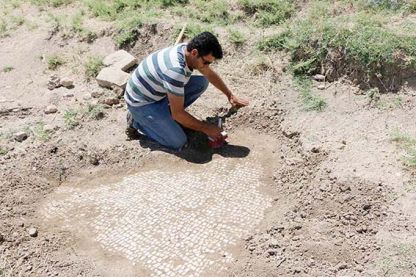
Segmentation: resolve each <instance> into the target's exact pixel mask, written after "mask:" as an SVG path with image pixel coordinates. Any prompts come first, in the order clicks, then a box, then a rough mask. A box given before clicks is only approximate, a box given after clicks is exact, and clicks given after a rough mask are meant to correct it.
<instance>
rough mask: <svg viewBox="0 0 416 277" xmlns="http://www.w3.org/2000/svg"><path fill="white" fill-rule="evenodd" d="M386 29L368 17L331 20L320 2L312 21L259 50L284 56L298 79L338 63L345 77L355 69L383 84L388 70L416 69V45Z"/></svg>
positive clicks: (296, 24)
mask: <svg viewBox="0 0 416 277" xmlns="http://www.w3.org/2000/svg"><path fill="white" fill-rule="evenodd" d="M388 23H389V18H388V17H385V16H380V15H378V14H373V13H367V12H359V13H356V14H350V15H348V14H347V15H338V16H332V11H331V10H330V7H329V6H328V5H326V4H325V1H317V2H315V4H314V6H312V8H311V13H310V14H309V16H308V17H306V18H302V19H297V20H294V21H292V22H290V23H288V24H287V25H286V28H285V29H284V31H282V32H281V33H280V34H277V35H275V36H272V37H268V38H266V39H264V40H263V41H261V42H260V43H259V45H258V46H259V48H260V49H261V50H263V51H273V50H286V51H287V52H288V53H289V54H290V57H291V68H292V70H293V72H294V73H295V74H313V73H320V71H321V70H322V67H323V65H325V64H330V63H333V62H334V60H338V62H339V63H342V65H341V66H342V67H344V70H345V71H346V72H341V73H344V74H345V73H348V71H349V70H351V68H352V67H354V69H353V70H358V71H359V72H362V73H363V75H364V74H366V75H368V77H369V78H371V77H372V76H373V77H374V76H376V77H377V78H381V77H380V76H383V75H384V73H385V71H386V70H387V69H388V68H390V67H391V68H397V69H398V70H399V69H416V39H415V38H414V36H412V35H409V34H400V33H398V32H395V31H394V30H391V29H388V28H387V27H386V25H388ZM341 66H340V67H341Z"/></svg>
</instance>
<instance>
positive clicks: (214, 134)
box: [203, 123, 223, 140]
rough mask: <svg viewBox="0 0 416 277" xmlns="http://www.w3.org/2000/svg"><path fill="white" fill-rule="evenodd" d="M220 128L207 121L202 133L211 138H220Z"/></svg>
mask: <svg viewBox="0 0 416 277" xmlns="http://www.w3.org/2000/svg"><path fill="white" fill-rule="evenodd" d="M222 131H223V130H222V128H220V127H218V126H215V125H213V124H209V123H207V125H206V127H205V128H204V131H203V132H204V133H205V134H206V135H207V136H209V137H210V138H212V139H214V140H215V139H221V138H222V134H221V132H222Z"/></svg>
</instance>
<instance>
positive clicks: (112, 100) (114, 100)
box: [98, 98, 120, 106]
mask: <svg viewBox="0 0 416 277" xmlns="http://www.w3.org/2000/svg"><path fill="white" fill-rule="evenodd" d="M98 103H100V104H105V105H109V106H113V105H117V104H119V103H120V100H119V99H118V98H106V99H102V100H100V101H98Z"/></svg>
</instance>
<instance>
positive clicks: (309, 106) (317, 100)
mask: <svg viewBox="0 0 416 277" xmlns="http://www.w3.org/2000/svg"><path fill="white" fill-rule="evenodd" d="M294 81H295V82H294V84H295V87H296V88H297V90H298V91H299V92H300V97H301V99H302V103H303V106H304V108H305V110H306V111H319V112H320V111H323V109H324V108H325V107H326V106H327V104H326V102H325V100H324V99H323V98H322V97H320V96H318V95H314V94H313V93H312V89H311V88H312V81H311V80H310V79H308V78H305V77H296V78H295V80H294Z"/></svg>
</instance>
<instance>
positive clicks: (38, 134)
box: [33, 122, 49, 141]
mask: <svg viewBox="0 0 416 277" xmlns="http://www.w3.org/2000/svg"><path fill="white" fill-rule="evenodd" d="M44 127H45V123H43V122H36V123H35V126H34V127H33V134H34V136H35V138H36V139H38V140H40V141H47V140H49V133H48V132H46V131H45V130H44Z"/></svg>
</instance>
